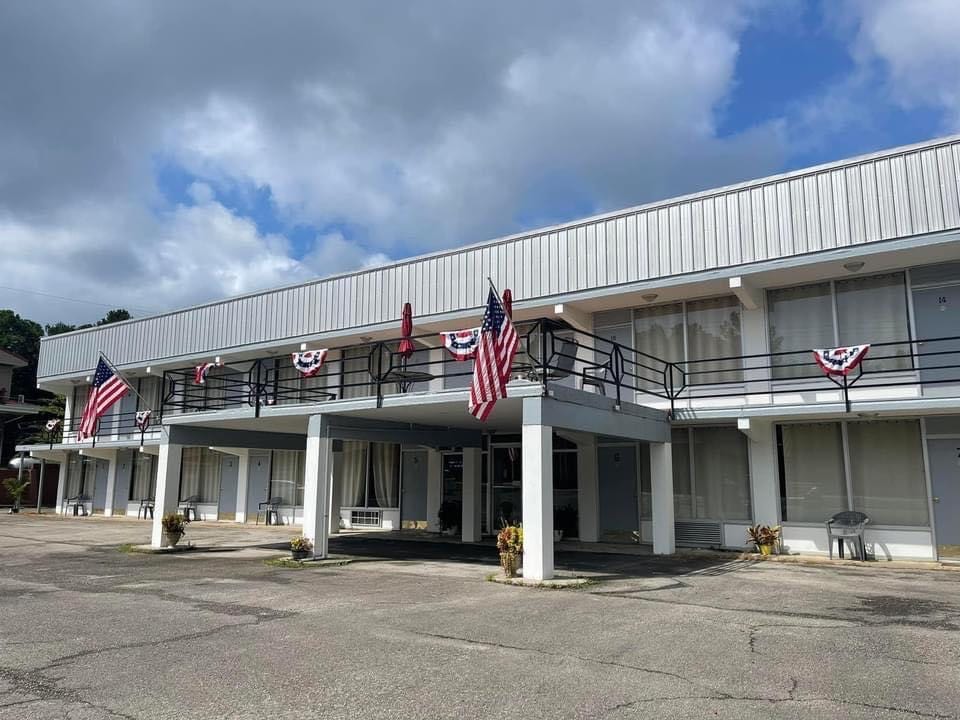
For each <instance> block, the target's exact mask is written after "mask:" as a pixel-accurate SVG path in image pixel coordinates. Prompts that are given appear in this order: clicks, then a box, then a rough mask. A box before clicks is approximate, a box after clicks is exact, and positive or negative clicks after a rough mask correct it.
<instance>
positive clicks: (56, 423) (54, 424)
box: [44, 418, 60, 432]
mask: <svg viewBox="0 0 960 720" xmlns="http://www.w3.org/2000/svg"><path fill="white" fill-rule="evenodd" d="M44 427H45V428H46V429H47V432H53V431H54V430H56V429H57V428H58V427H60V418H53V420H47V424H46V425H44Z"/></svg>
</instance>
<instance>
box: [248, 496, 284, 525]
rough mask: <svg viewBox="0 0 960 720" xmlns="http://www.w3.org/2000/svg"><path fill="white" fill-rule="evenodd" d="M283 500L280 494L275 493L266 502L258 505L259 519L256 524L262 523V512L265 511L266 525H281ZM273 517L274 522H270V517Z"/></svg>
mask: <svg viewBox="0 0 960 720" xmlns="http://www.w3.org/2000/svg"><path fill="white" fill-rule="evenodd" d="M282 502H283V498H282V497H280V496H279V495H275V496H274V497H272V498H270V499H269V500H267V501H266V502H262V503H260V504H259V505H257V521H256V523H254V524H255V525H259V524H260V513H264V524H266V525H279V524H280V504H281V503H282ZM271 518H273V522H270V519H271Z"/></svg>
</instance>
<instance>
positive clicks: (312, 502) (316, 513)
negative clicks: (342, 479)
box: [303, 415, 333, 558]
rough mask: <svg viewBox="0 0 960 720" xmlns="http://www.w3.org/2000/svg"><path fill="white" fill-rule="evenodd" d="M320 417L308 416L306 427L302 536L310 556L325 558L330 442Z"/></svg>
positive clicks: (327, 525) (331, 456)
mask: <svg viewBox="0 0 960 720" xmlns="http://www.w3.org/2000/svg"><path fill="white" fill-rule="evenodd" d="M322 431H323V416H322V415H311V416H310V421H309V423H308V424H307V455H306V461H305V464H304V467H305V471H304V478H303V534H304V536H306V537H308V538H310V540H312V541H313V556H314V557H315V558H325V557H327V554H328V547H327V539H328V530H329V528H330V506H329V502H330V481H331V478H332V477H333V440H332V439H331V438H329V437H324V434H323V432H322Z"/></svg>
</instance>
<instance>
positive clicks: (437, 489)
mask: <svg viewBox="0 0 960 720" xmlns="http://www.w3.org/2000/svg"><path fill="white" fill-rule="evenodd" d="M442 502H443V456H442V455H441V454H440V451H439V450H433V449H431V450H428V451H427V530H429V531H430V532H440V518H439V517H437V514H438V513H439V512H440V503H442Z"/></svg>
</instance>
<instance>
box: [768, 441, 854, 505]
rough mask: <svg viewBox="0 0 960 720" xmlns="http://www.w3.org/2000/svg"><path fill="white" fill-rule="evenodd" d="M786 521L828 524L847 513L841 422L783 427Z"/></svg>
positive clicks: (782, 480) (782, 487)
mask: <svg viewBox="0 0 960 720" xmlns="http://www.w3.org/2000/svg"><path fill="white" fill-rule="evenodd" d="M781 433H782V435H783V445H782V448H781V452H782V461H783V472H784V477H783V478H781V491H782V495H783V500H784V503H785V507H784V513H783V520H784V522H818V523H822V522H825V521H826V520H827V519H829V518H830V516H832V515H833V514H835V513H838V512H842V511H844V510H847V509H848V507H847V484H846V480H845V479H844V477H845V476H844V470H843V436H842V431H841V429H840V423H815V424H804V425H783V426H782V427H781Z"/></svg>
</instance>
